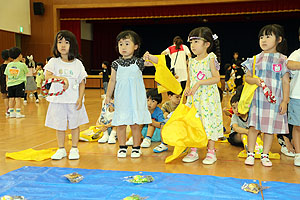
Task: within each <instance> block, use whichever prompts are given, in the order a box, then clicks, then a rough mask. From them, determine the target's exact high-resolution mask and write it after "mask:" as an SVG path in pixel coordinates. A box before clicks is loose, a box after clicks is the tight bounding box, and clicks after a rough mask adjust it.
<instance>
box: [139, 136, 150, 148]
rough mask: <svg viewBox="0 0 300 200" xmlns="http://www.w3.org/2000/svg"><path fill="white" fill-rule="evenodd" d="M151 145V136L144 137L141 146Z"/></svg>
mask: <svg viewBox="0 0 300 200" xmlns="http://www.w3.org/2000/svg"><path fill="white" fill-rule="evenodd" d="M150 146H151V139H149V138H147V137H146V138H144V139H143V142H142V144H141V147H143V148H148V147H150Z"/></svg>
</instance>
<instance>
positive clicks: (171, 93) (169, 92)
mask: <svg viewBox="0 0 300 200" xmlns="http://www.w3.org/2000/svg"><path fill="white" fill-rule="evenodd" d="M167 93H168V96H169V95H171V96H173V95H174V94H175V93H173V92H171V91H168V92H167Z"/></svg>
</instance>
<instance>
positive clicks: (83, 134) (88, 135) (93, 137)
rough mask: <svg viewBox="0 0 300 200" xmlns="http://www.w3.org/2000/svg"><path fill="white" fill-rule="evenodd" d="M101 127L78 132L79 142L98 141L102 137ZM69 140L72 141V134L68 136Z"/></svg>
mask: <svg viewBox="0 0 300 200" xmlns="http://www.w3.org/2000/svg"><path fill="white" fill-rule="evenodd" d="M103 127H104V125H99V126H90V128H89V129H87V130H84V131H80V136H79V140H80V141H84V142H94V141H98V140H99V139H100V138H101V137H102V136H103V131H102V128H103ZM69 139H70V140H71V139H72V134H69Z"/></svg>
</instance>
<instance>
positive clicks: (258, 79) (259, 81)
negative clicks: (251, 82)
mask: <svg viewBox="0 0 300 200" xmlns="http://www.w3.org/2000/svg"><path fill="white" fill-rule="evenodd" d="M262 81H263V80H262V79H261V78H256V83H255V84H256V85H257V86H258V87H261V82H262Z"/></svg>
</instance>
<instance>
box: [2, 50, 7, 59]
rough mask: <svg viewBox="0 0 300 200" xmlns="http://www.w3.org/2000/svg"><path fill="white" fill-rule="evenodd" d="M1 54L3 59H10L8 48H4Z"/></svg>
mask: <svg viewBox="0 0 300 200" xmlns="http://www.w3.org/2000/svg"><path fill="white" fill-rule="evenodd" d="M1 56H2V58H3V60H8V59H9V53H8V49H4V50H3V51H2V52H1Z"/></svg>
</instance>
